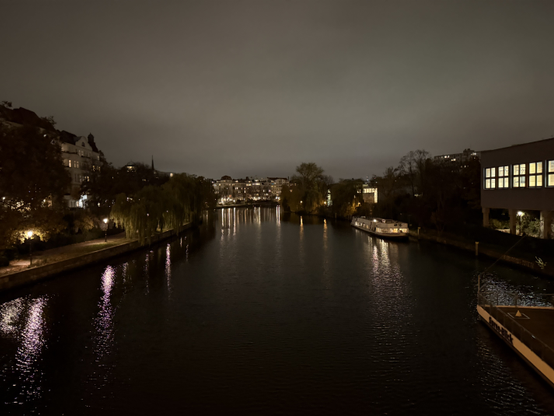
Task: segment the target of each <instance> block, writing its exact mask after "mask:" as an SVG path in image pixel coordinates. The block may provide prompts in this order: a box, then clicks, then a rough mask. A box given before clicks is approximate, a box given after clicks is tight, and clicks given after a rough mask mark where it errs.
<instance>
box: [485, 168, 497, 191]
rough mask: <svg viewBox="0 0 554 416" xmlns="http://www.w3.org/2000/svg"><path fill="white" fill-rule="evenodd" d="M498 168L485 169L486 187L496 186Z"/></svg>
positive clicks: (492, 187)
mask: <svg viewBox="0 0 554 416" xmlns="http://www.w3.org/2000/svg"><path fill="white" fill-rule="evenodd" d="M495 177H496V168H486V169H485V189H494V188H496V178H495Z"/></svg>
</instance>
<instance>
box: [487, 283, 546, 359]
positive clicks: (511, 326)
mask: <svg viewBox="0 0 554 416" xmlns="http://www.w3.org/2000/svg"><path fill="white" fill-rule="evenodd" d="M495 297H496V299H495ZM542 297H544V298H545V299H554V295H552V294H548V295H540V296H537V299H536V300H537V302H536V304H535V305H529V304H528V303H530V302H529V300H527V301H526V302H525V303H526V304H525V305H524V304H522V303H519V306H545V305H544V303H543V302H544V301H542V300H540V298H542ZM504 299H506V297H504ZM499 301H500V304H499V303H498V302H499ZM517 302H518V297H517V295H515V303H512V304H509V303H506V302H503V301H502V300H501V298H499V297H498V295H497V296H494V295H493V296H490V294H488V296H487V294H484V293H481V294H479V296H478V304H479V306H481V307H482V308H483V309H484V310H486V311H487V312H488V314H489V315H491V316H492V317H493V318H494V319H496V320H497V321H498V322H499V323H500V324H501V325H502V326H503V327H504V328H506V329H507V330H508V331H510V332H511V333H512V334H513V335H514V336H515V337H516V338H517V339H519V340H520V341H521V342H522V343H523V344H525V345H526V346H527V347H528V348H529V349H530V350H531V351H533V352H534V353H535V354H536V355H537V356H538V357H540V358H541V359H542V360H543V361H544V362H545V363H547V364H548V365H549V366H550V367H552V368H554V349H552V348H551V347H549V346H548V345H546V344H545V343H544V342H542V341H541V340H540V339H538V338H536V337H535V336H534V335H533V334H532V333H531V332H529V331H528V330H527V329H525V328H524V327H523V326H522V325H520V324H519V323H518V322H517V321H516V320H515V319H514V318H512V317H511V316H510V315H508V314H507V313H506V312H504V311H503V310H502V309H500V308H498V306H518V303H517Z"/></svg>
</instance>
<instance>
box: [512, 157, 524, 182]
mask: <svg viewBox="0 0 554 416" xmlns="http://www.w3.org/2000/svg"><path fill="white" fill-rule="evenodd" d="M512 174H513V177H512V178H513V180H512V185H513V187H514V188H525V182H526V181H525V163H521V164H519V165H513V166H512Z"/></svg>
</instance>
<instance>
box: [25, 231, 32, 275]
mask: <svg viewBox="0 0 554 416" xmlns="http://www.w3.org/2000/svg"><path fill="white" fill-rule="evenodd" d="M26 234H27V238H28V239H29V240H31V241H29V266H32V265H33V240H32V238H33V234H34V233H33V231H31V230H29V231H27V233H26Z"/></svg>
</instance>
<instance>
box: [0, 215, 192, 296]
mask: <svg viewBox="0 0 554 416" xmlns="http://www.w3.org/2000/svg"><path fill="white" fill-rule="evenodd" d="M191 226H192V225H191V224H187V225H185V226H184V227H183V230H186V229H189V228H191ZM175 235H176V233H175V232H174V231H173V230H169V231H166V232H164V233H161V234H158V235H156V236H154V237H152V244H156V243H158V242H160V241H163V240H167V239H168V238H171V237H173V236H175ZM143 247H145V246H141V245H140V244H139V242H138V241H136V240H135V241H131V242H128V243H123V244H120V245H118V246H115V247H109V248H105V249H103V250H98V251H95V252H92V253H88V254H83V255H82V256H78V257H73V258H71V259H67V260H62V261H59V262H56V263H52V264H47V265H44V266H38V267H34V268H31V269H27V270H23V271H20V272H15V273H11V274H6V275H4V276H1V277H0V291H1V290H8V289H13V288H15V287H19V286H23V285H27V284H30V283H33V282H36V281H38V280H42V279H46V278H49V277H52V276H55V275H57V274H60V273H63V272H67V271H70V270H75V269H79V268H82V267H85V266H89V265H91V264H94V263H99V262H101V261H104V260H107V259H110V258H112V257H117V256H120V255H122V254H127V253H130V252H132V251H135V250H139V249H141V248H143Z"/></svg>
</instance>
